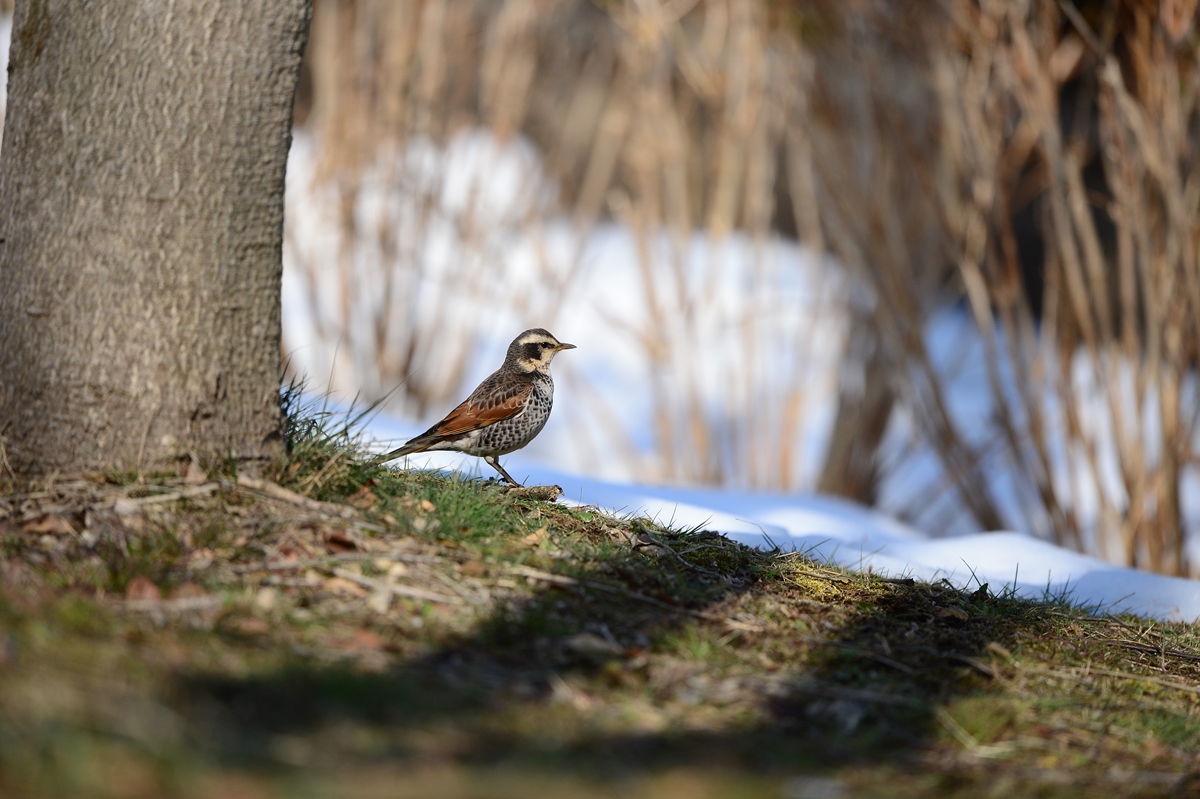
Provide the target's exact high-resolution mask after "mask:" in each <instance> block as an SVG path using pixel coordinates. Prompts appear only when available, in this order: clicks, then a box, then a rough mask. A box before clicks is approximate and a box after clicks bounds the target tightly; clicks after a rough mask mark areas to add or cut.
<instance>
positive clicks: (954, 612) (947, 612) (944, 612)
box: [937, 607, 970, 621]
mask: <svg viewBox="0 0 1200 799" xmlns="http://www.w3.org/2000/svg"><path fill="white" fill-rule="evenodd" d="M937 617H938V618H939V619H949V618H954V619H961V620H963V621H966V620H967V619H968V618H970V616H969V615H968V614H967V612H966V611H965V610H963V609H962V608H953V607H951V608H942V609H941V610H939V611H938V612H937Z"/></svg>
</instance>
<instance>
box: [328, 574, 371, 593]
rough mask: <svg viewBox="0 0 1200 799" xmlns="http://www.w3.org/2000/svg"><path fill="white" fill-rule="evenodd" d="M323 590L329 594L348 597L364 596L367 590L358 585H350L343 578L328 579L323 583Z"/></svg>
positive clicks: (350, 583)
mask: <svg viewBox="0 0 1200 799" xmlns="http://www.w3.org/2000/svg"><path fill="white" fill-rule="evenodd" d="M324 588H325V590H326V591H328V592H329V593H331V594H346V595H349V596H358V597H361V596H366V595H367V589H365V588H363V587H362V586H361V585H359V584H358V583H352V582H350V581H349V580H347V579H346V578H345V577H330V578H329V579H328V580H326V581H325V585H324Z"/></svg>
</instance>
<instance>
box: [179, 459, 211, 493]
mask: <svg viewBox="0 0 1200 799" xmlns="http://www.w3.org/2000/svg"><path fill="white" fill-rule="evenodd" d="M183 482H184V484H186V485H190V486H198V485H201V484H203V483H206V482H208V472H206V471H204V469H203V468H201V466H200V461H198V460H196V458H195V456H193V457H192V459H191V460H190V461H188V467H187V471H186V472H184V474H183Z"/></svg>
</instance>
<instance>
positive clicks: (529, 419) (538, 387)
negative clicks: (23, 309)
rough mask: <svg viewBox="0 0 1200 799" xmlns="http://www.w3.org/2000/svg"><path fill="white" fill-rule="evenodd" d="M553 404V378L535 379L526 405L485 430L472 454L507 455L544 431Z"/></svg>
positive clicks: (476, 442) (476, 441)
mask: <svg viewBox="0 0 1200 799" xmlns="http://www.w3.org/2000/svg"><path fill="white" fill-rule="evenodd" d="M553 404H554V381H552V380H551V379H550V378H549V377H545V378H542V379H537V380H535V382H534V384H533V391H532V392H530V395H529V400H528V401H527V402H526V403H525V407H524V408H522V409H521V410H520V411H519V412H518V413H516V414H514V415H513V416H511V417H509V418H508V419H505V420H503V421H501V422H497V423H496V424H494V425H491V426H490V427H488V428H487V429H486V430H484V431H482V432H481V433H480V435H479V438H478V439H476V440H475V444H474V446H473V447H472V449H471V451H470V454H472V455H504V454H505V453H508V452H512V451H513V450H515V449H520V448H521V447H523V446H525V445H526V444H528V443H529V442H530V441H532V440H533V439H534V437H535V436H536V435H537V434H538V433H540V432H542V428H543V427H545V426H546V420H547V419H549V418H550V408H551V406H552V405H553Z"/></svg>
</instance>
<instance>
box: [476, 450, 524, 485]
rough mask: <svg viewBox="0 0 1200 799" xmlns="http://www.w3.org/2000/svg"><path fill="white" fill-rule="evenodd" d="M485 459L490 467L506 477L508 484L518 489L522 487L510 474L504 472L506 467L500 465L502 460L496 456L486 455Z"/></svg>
mask: <svg viewBox="0 0 1200 799" xmlns="http://www.w3.org/2000/svg"><path fill="white" fill-rule="evenodd" d="M483 459H484V460H485V461H487V465H488V466H491V467H492V468H493V469H495V470H496V471H498V472H500V474H501V475H502V476H503V477H504V479H505V480H507V481H508V482H510V483H512V484H513V485H515V486H517V487H518V488H520V487H521V484H520V483H518V482H517V481H516V480H514V479H512V477H511V476H509V474H508V472H506V471H504V467H503V466H501V465H500V459H499V458H497V457H496V456H495V455H484V456H483Z"/></svg>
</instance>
